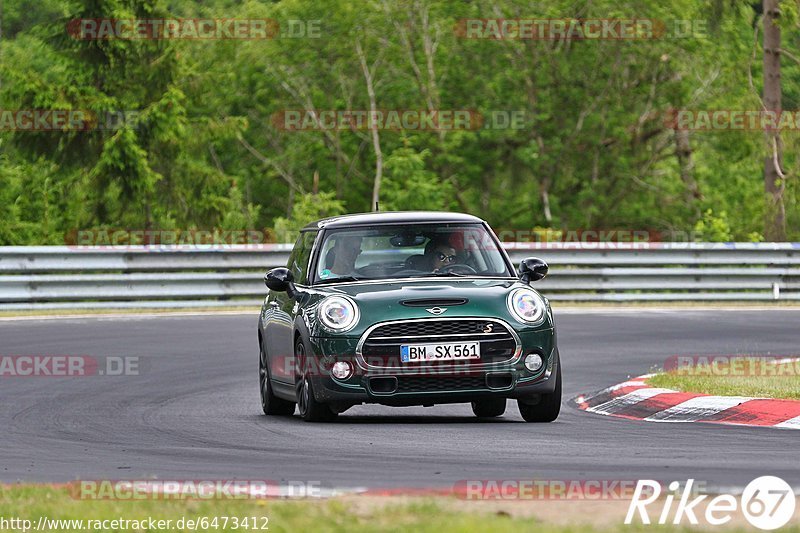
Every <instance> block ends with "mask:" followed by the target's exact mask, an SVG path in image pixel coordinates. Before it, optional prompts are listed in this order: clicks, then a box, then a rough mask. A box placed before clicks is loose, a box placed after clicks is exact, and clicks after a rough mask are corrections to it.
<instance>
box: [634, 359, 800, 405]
mask: <svg viewBox="0 0 800 533" xmlns="http://www.w3.org/2000/svg"><path fill="white" fill-rule="evenodd" d="M737 361H738V362H737V364H739V365H742V366H741V367H738V368H731V367H730V366H725V365H722V366H719V365H718V366H716V367H714V366H712V365H697V366H694V367H692V368H689V369H686V370H675V371H669V372H664V373H660V374H656V375H655V376H653V377H651V378H650V379H649V380H648V383H649V384H650V385H652V386H653V387H663V388H666V389H675V390H679V391H684V392H697V393H702V394H713V395H715V396H754V397H759V398H784V399H793V400H800V362H792V363H785V364H781V365H775V363H771V362H770V363H767V362H765V361H764V360H763V358H741V359H739V360H737ZM751 365H752V366H751ZM768 365H772V366H768ZM753 369H755V371H753Z"/></svg>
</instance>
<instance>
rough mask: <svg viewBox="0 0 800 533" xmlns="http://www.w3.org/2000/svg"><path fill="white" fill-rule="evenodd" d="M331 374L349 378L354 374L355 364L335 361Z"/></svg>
mask: <svg viewBox="0 0 800 533" xmlns="http://www.w3.org/2000/svg"><path fill="white" fill-rule="evenodd" d="M331 374H333V377H335V378H336V379H347V378H349V377H350V376H351V375H353V366H352V365H351V364H350V363H348V362H347V361H337V362H335V363H333V367H332V368H331Z"/></svg>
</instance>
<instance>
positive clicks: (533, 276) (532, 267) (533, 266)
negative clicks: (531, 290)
mask: <svg viewBox="0 0 800 533" xmlns="http://www.w3.org/2000/svg"><path fill="white" fill-rule="evenodd" d="M548 270H549V268H548V266H547V263H545V262H544V261H542V260H541V259H539V258H538V257H528V258H526V259H523V260H522V262H521V263H520V264H519V279H521V280H522V281H524V282H525V283H531V282H533V281H539V280H540V279H542V278H544V277H545V276H546V275H547V271H548Z"/></svg>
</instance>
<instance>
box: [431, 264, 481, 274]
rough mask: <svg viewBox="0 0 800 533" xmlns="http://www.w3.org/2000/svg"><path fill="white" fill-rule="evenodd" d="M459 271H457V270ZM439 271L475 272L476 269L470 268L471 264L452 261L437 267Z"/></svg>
mask: <svg viewBox="0 0 800 533" xmlns="http://www.w3.org/2000/svg"><path fill="white" fill-rule="evenodd" d="M459 270H460V271H461V272H457V271H459ZM439 272H456V273H458V274H462V273H463V274H477V273H478V271H477V270H475V269H474V268H472V267H471V266H469V265H467V264H464V263H453V264H451V265H445V266H443V267H442V268H440V269H439Z"/></svg>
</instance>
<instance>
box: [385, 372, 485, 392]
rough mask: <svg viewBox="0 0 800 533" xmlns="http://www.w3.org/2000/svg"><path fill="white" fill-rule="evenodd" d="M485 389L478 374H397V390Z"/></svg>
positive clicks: (483, 379)
mask: <svg viewBox="0 0 800 533" xmlns="http://www.w3.org/2000/svg"><path fill="white" fill-rule="evenodd" d="M476 389H477V390H484V389H487V386H486V378H485V377H484V376H483V375H480V376H451V377H446V376H398V377H397V392H450V391H460V390H476Z"/></svg>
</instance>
